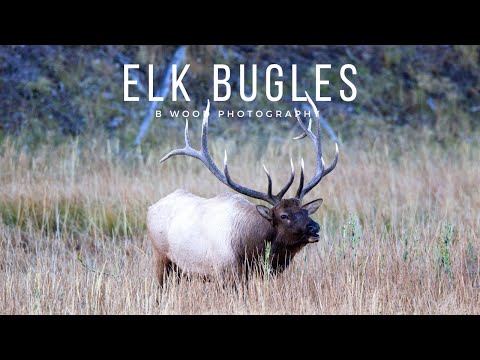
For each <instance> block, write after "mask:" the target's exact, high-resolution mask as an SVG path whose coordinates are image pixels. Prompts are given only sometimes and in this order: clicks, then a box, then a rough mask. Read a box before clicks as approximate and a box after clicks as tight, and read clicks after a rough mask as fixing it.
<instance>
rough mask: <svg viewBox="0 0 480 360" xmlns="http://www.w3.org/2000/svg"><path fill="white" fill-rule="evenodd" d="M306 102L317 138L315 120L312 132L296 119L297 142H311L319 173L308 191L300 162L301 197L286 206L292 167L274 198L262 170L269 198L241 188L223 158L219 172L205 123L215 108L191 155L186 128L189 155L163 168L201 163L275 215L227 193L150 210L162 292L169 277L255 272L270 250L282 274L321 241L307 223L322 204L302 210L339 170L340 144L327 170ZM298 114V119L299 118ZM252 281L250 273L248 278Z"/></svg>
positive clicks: (168, 200) (176, 199) (177, 196)
mask: <svg viewBox="0 0 480 360" xmlns="http://www.w3.org/2000/svg"><path fill="white" fill-rule="evenodd" d="M306 95H307V100H308V101H309V103H310V105H311V106H312V108H313V109H314V110H315V114H316V133H314V132H313V131H312V119H311V118H310V121H309V125H308V127H307V126H306V125H305V124H304V123H303V121H302V120H301V119H300V117H299V116H298V115H297V120H298V123H299V124H300V126H301V128H302V130H303V133H302V134H301V135H299V136H297V137H295V138H294V139H295V140H299V139H303V138H305V137H307V136H308V137H309V138H310V139H311V140H312V142H313V144H314V146H315V152H316V169H315V175H314V176H313V178H312V179H311V180H310V181H309V182H308V183H307V184H306V185H304V161H303V159H302V160H301V173H300V182H299V186H298V190H297V192H296V196H295V197H294V198H291V199H283V196H284V195H285V193H286V192H287V191H288V189H289V188H290V186H291V185H292V183H293V181H294V178H295V169H294V166H293V161H292V159H291V158H290V164H291V173H290V177H289V179H288V181H287V183H286V184H285V186H284V187H283V188H282V189H281V190H280V191H279V192H278V193H277V194H276V195H274V194H273V193H272V179H271V176H270V174H269V172H268V171H267V169H266V167H265V165H264V166H263V167H264V170H265V173H266V175H267V181H268V188H267V192H266V193H264V192H259V191H256V190H252V189H249V188H247V187H244V186H242V185H239V184H238V183H237V182H235V181H234V180H233V179H232V178H231V177H230V173H229V171H228V164H227V152H226V151H225V157H224V165H223V172H222V171H220V169H219V168H218V167H217V166H216V165H215V163H214V161H213V159H212V157H211V156H210V154H209V150H208V117H209V109H210V102H209V101H208V102H207V107H206V110H205V111H204V117H203V123H202V138H201V149H200V150H195V149H193V148H192V146H191V143H190V138H189V134H188V120H187V121H186V125H185V147H184V148H182V149H176V150H172V151H170V152H169V153H168V154H167V155H165V156H164V157H163V158H162V159H161V160H160V162H164V161H165V160H167V159H169V158H170V157H172V156H176V155H186V156H191V157H194V158H196V159H198V160H200V161H201V162H202V163H203V164H204V165H205V166H206V167H207V168H208V170H210V172H211V173H212V174H213V175H214V176H215V177H216V178H217V179H218V180H219V181H220V182H222V183H223V184H225V185H226V186H228V187H229V188H231V189H232V190H234V191H235V192H237V193H239V194H242V195H245V196H247V197H250V198H254V199H259V200H262V201H264V202H266V203H268V204H270V205H271V206H272V207H271V208H268V207H266V206H264V205H254V204H253V203H251V202H250V201H248V200H246V199H245V198H244V197H242V196H240V195H239V194H235V193H223V194H221V195H218V196H215V197H213V198H208V199H207V198H203V197H199V196H197V195H194V194H192V193H190V192H187V191H185V190H181V189H180V190H176V191H174V192H173V193H171V194H170V195H168V196H166V197H164V198H162V199H161V200H159V201H158V202H157V203H155V204H154V205H152V206H150V207H149V209H148V214H147V229H148V237H149V239H150V241H151V244H152V246H153V254H154V265H155V266H154V267H155V273H156V276H157V278H158V281H159V283H160V285H162V284H163V281H164V276H166V275H167V274H168V272H170V270H171V269H177V270H181V271H182V272H183V273H187V274H200V275H203V276H205V277H210V276H211V275H215V274H224V275H225V274H226V273H232V274H241V273H242V271H243V270H245V269H247V270H248V268H251V267H249V266H248V264H253V263H254V262H255V260H258V259H259V256H263V255H264V254H265V248H266V246H267V244H269V245H270V246H269V248H270V264H271V267H270V268H271V271H272V272H273V273H280V272H282V271H283V270H284V269H286V268H287V267H288V265H289V264H290V262H291V260H292V259H293V257H294V256H295V254H297V253H298V252H299V251H300V250H301V249H302V248H303V247H304V246H306V245H307V244H311V243H315V242H318V241H319V234H318V233H319V231H320V226H319V225H318V224H317V223H316V222H315V221H313V220H312V219H311V218H310V217H309V216H310V215H312V214H313V213H314V212H315V211H316V210H317V209H318V208H319V207H320V205H321V204H322V202H323V199H317V200H313V201H311V202H308V203H306V204H303V205H302V201H303V198H304V197H305V195H306V194H307V193H308V192H310V191H311V190H312V189H313V188H314V187H315V186H316V185H317V184H318V183H319V182H320V180H322V178H323V177H324V176H326V175H327V174H329V173H330V172H331V171H332V170H333V169H334V168H335V166H336V165H337V161H338V154H339V151H338V144H335V158H334V160H333V162H332V164H331V165H330V166H329V167H328V168H326V167H325V162H324V160H323V157H322V142H321V139H320V126H319V115H318V110H317V108H316V106H315V104H314V103H313V101H312V99H311V98H310V97H309V96H308V94H307V93H306ZM295 113H297V112H295ZM246 273H247V274H248V271H247V272H246Z"/></svg>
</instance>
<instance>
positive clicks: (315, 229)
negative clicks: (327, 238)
mask: <svg viewBox="0 0 480 360" xmlns="http://www.w3.org/2000/svg"><path fill="white" fill-rule="evenodd" d="M307 230H308V232H310V233H311V234H316V233H317V232H318V231H319V230H320V226H318V224H315V223H314V224H310V225H308V226H307Z"/></svg>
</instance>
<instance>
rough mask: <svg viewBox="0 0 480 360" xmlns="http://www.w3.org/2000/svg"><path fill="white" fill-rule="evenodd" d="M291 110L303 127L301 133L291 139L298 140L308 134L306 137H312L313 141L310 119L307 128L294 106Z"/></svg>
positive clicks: (314, 137)
mask: <svg viewBox="0 0 480 360" xmlns="http://www.w3.org/2000/svg"><path fill="white" fill-rule="evenodd" d="M293 111H294V112H295V117H296V118H297V121H298V123H299V124H300V126H301V127H302V129H303V134H300V135H298V136H296V137H294V138H293V139H294V140H300V139H303V138H304V137H305V136H307V135H308V137H309V138H310V139H312V141H313V142H315V141H316V136H315V135H314V134H313V132H312V119H311V118H310V121H309V123H308V128H307V127H306V126H305V124H304V123H303V121H302V119H300V115H298V114H297V109H296V108H294V110H293Z"/></svg>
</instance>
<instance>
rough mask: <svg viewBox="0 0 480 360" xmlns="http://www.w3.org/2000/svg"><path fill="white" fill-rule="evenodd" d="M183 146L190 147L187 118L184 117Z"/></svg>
mask: <svg viewBox="0 0 480 360" xmlns="http://www.w3.org/2000/svg"><path fill="white" fill-rule="evenodd" d="M185 146H186V147H187V148H191V147H192V145H191V144H190V137H189V136H188V119H185Z"/></svg>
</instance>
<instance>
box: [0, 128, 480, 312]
mask: <svg viewBox="0 0 480 360" xmlns="http://www.w3.org/2000/svg"><path fill="white" fill-rule="evenodd" d="M197 135H198V134H197ZM192 138H195V135H192ZM405 138H406V137H405ZM420 138H421V137H420ZM304 141H305V142H304V143H298V142H297V143H293V142H292V141H287V142H285V143H277V142H272V143H271V144H268V146H267V145H265V144H263V147H262V148H263V149H268V150H266V151H265V152H260V153H262V155H261V159H258V158H257V157H258V154H259V151H258V147H257V146H256V144H257V143H260V141H257V140H252V141H251V142H250V143H246V144H244V145H241V146H240V145H239V146H235V144H233V143H229V142H225V141H222V140H218V141H215V139H212V140H211V142H212V149H213V152H214V153H215V155H216V156H215V157H216V159H217V161H218V163H220V161H221V159H220V156H221V154H222V152H223V148H224V147H226V148H227V149H228V151H229V163H230V169H231V170H230V171H231V175H232V177H233V178H234V179H235V180H238V181H239V182H240V183H242V184H243V185H246V186H249V187H253V188H256V189H261V190H262V191H265V189H266V179H265V175H264V173H263V170H262V168H261V163H262V162H265V164H266V165H267V167H268V168H269V171H270V173H271V174H272V175H273V181H274V190H275V189H278V187H279V186H281V185H283V184H284V182H285V181H286V179H287V177H288V172H289V161H288V158H289V153H292V155H293V157H294V160H295V163H296V166H297V173H298V170H299V167H298V166H299V158H300V154H301V153H302V154H303V155H304V157H305V162H306V171H307V178H308V176H310V175H311V174H312V172H313V167H314V159H313V157H312V156H310V155H309V154H307V151H310V150H311V144H310V143H307V140H304ZM169 142H170V143H169V144H164V145H162V147H161V148H158V149H154V150H149V151H146V153H143V154H142V153H138V152H137V153H134V152H132V153H129V154H127V155H125V154H124V153H121V152H120V151H119V149H118V144H117V143H116V142H115V141H107V140H104V141H103V140H98V139H97V140H92V141H90V142H89V143H88V144H83V143H81V142H79V141H71V142H70V143H68V144H66V145H61V146H57V147H53V146H45V147H43V148H40V149H38V150H37V151H36V152H35V154H33V155H30V154H28V153H26V152H25V150H22V148H20V147H18V146H16V145H15V144H12V142H11V141H10V140H8V139H7V140H5V141H4V142H3V144H2V145H1V146H0V313H2V314H198V313H200V314H252V313H253V314H317V313H318V314H466V313H468V314H480V276H479V275H480V274H479V272H480V238H479V236H480V235H479V234H480V211H479V209H480V190H479V184H480V167H479V160H480V156H479V155H480V147H479V146H478V145H475V144H466V143H463V144H456V145H451V146H443V147H442V146H439V145H436V144H432V143H429V144H428V145H427V144H426V143H423V142H422V141H414V140H412V139H410V140H408V141H407V140H403V141H397V142H396V143H395V145H388V144H389V142H388V141H385V140H381V139H378V140H377V141H374V142H369V143H368V144H362V143H361V142H360V141H358V142H355V143H351V144H345V145H344V146H342V148H341V153H340V160H339V163H338V165H337V167H336V169H335V170H334V171H333V172H332V173H331V174H330V175H328V176H327V177H326V178H325V179H323V180H322V182H321V183H320V184H319V186H317V188H315V189H314V190H313V191H312V192H311V193H310V194H309V195H308V196H307V197H306V199H305V200H306V201H308V200H309V199H314V198H317V197H322V198H323V199H324V203H323V205H322V207H321V208H320V210H319V211H318V212H317V213H316V214H315V215H314V219H315V220H316V221H318V222H319V223H320V224H321V226H322V232H321V240H320V242H318V243H316V244H312V245H308V246H307V247H306V248H305V249H304V250H303V251H302V252H301V253H300V254H299V255H297V257H296V258H295V261H294V263H293V265H292V266H291V267H290V268H289V269H288V270H287V271H286V272H285V273H283V274H282V275H280V276H278V277H276V278H260V277H255V278H254V279H253V280H252V281H251V283H250V286H249V287H248V289H243V288H241V289H240V290H238V291H235V290H234V289H233V288H230V287H222V286H221V285H220V284H219V283H218V282H217V281H213V282H208V283H204V282H203V281H201V280H200V279H195V278H194V279H190V280H188V279H182V280H181V281H180V282H176V281H173V280H172V279H170V281H169V282H168V284H167V286H166V288H165V289H163V290H161V289H160V288H159V287H158V286H157V285H156V281H155V278H154V276H153V268H152V251H151V248H150V244H149V242H148V239H147V238H146V228H145V217H146V211H147V208H148V206H149V205H151V204H153V203H154V202H156V201H157V200H159V199H160V198H161V197H163V196H165V195H167V194H169V193H170V192H172V191H174V190H175V189H177V188H179V187H181V188H184V189H187V190H189V191H191V192H194V193H196V194H198V195H201V196H207V197H210V196H215V195H216V194H218V193H220V192H223V191H228V189H227V188H226V187H225V186H224V185H222V184H221V183H220V182H219V181H217V180H216V179H215V178H214V177H213V176H211V175H210V174H209V172H208V170H206V169H204V168H203V165H202V164H200V163H199V162H198V161H197V160H194V159H190V158H188V159H187V158H178V157H177V158H173V159H170V160H168V161H167V162H166V163H165V164H161V165H160V164H158V160H159V159H160V158H161V156H163V155H164V154H165V153H166V151H167V149H170V148H173V147H174V146H175V145H176V147H178V146H182V145H181V144H180V143H179V142H177V141H176V140H169ZM333 148H334V147H333V144H331V142H329V141H324V153H325V154H326V155H325V157H326V160H327V163H329V162H330V161H331V159H332V156H333ZM295 184H296V183H295ZM275 186H276V187H275ZM292 188H296V185H295V186H292ZM293 192H294V190H291V191H290V194H291V195H292V194H293Z"/></svg>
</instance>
